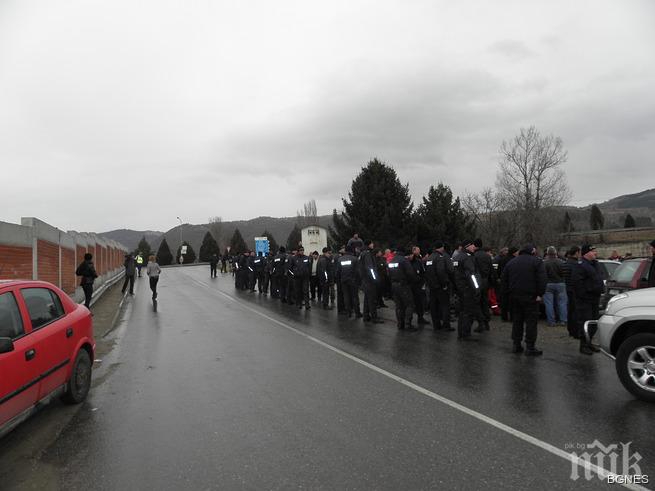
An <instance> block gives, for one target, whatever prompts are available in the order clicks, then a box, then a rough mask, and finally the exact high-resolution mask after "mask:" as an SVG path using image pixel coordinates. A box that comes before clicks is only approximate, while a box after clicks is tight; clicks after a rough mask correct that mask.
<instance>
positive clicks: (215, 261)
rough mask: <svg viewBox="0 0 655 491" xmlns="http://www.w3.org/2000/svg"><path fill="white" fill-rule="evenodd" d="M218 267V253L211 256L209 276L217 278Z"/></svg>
mask: <svg viewBox="0 0 655 491" xmlns="http://www.w3.org/2000/svg"><path fill="white" fill-rule="evenodd" d="M217 269H218V256H217V255H216V253H214V254H212V256H211V257H210V258H209V277H210V278H216V271H217Z"/></svg>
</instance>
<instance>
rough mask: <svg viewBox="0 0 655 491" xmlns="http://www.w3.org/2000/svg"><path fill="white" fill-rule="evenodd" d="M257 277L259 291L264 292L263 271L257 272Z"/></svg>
mask: <svg viewBox="0 0 655 491" xmlns="http://www.w3.org/2000/svg"><path fill="white" fill-rule="evenodd" d="M255 275H256V276H257V291H258V292H259V293H263V292H264V272H263V271H256V272H255Z"/></svg>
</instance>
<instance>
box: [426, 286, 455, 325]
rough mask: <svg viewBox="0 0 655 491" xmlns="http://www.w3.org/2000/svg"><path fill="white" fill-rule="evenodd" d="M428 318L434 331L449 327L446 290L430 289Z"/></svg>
mask: <svg viewBox="0 0 655 491" xmlns="http://www.w3.org/2000/svg"><path fill="white" fill-rule="evenodd" d="M430 316H431V317H432V326H433V327H434V328H435V329H447V328H449V327H450V294H449V293H448V288H446V289H445V290H444V289H443V288H439V287H435V288H430Z"/></svg>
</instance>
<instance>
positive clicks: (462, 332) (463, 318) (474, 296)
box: [457, 287, 480, 338]
mask: <svg viewBox="0 0 655 491" xmlns="http://www.w3.org/2000/svg"><path fill="white" fill-rule="evenodd" d="M478 297H479V293H478V292H477V291H476V290H473V289H472V288H470V287H465V288H459V290H458V298H459V317H458V319H457V337H458V338H467V337H469V336H470V335H471V325H472V324H473V321H474V320H476V319H478V318H479V315H480V300H479V298H478Z"/></svg>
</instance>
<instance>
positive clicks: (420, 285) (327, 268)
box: [232, 234, 493, 339]
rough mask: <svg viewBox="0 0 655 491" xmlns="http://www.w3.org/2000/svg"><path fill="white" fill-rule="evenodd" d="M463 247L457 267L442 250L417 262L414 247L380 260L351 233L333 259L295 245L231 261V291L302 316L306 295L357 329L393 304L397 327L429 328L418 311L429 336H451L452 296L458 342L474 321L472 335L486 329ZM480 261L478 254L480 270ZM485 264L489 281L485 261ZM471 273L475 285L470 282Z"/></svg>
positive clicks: (479, 278) (467, 247)
mask: <svg viewBox="0 0 655 491" xmlns="http://www.w3.org/2000/svg"><path fill="white" fill-rule="evenodd" d="M469 242H470V244H469ZM463 245H464V247H461V248H460V249H461V250H458V251H457V252H456V255H457V257H458V258H460V261H461V265H460V261H458V260H455V261H453V260H452V259H451V257H450V256H449V254H448V253H447V252H446V251H445V247H444V244H443V243H437V244H435V245H434V248H433V251H431V253H429V254H425V255H422V253H421V250H420V248H419V247H416V246H415V247H412V248H411V249H410V250H407V251H406V250H405V249H404V248H402V247H396V248H395V249H394V250H393V252H392V251H391V250H387V251H386V253H385V251H382V250H381V249H379V248H377V247H376V246H375V244H374V243H373V242H372V241H370V240H366V241H363V240H361V239H360V238H359V237H358V236H357V234H355V235H354V236H353V238H351V239H350V240H349V241H348V244H347V245H345V246H343V247H342V248H341V249H340V250H339V251H338V253H337V254H333V252H332V250H331V249H330V248H329V247H326V248H324V249H323V251H322V253H321V254H318V251H314V253H312V255H310V256H307V255H306V254H305V251H304V248H303V247H302V246H301V245H299V246H298V248H297V249H295V250H292V251H291V252H287V251H286V249H285V248H284V247H281V248H280V250H279V251H278V253H277V254H268V255H266V256H263V255H259V256H258V255H256V254H255V252H253V251H247V252H245V253H243V254H241V255H239V256H236V257H235V258H233V264H232V270H233V274H234V278H235V286H236V288H237V289H240V290H248V291H250V292H255V291H259V293H260V294H268V293H269V292H270V295H271V297H273V298H276V299H280V300H281V301H282V302H283V303H287V304H289V305H295V306H296V307H297V308H298V309H302V308H303V307H304V308H305V309H307V310H309V309H311V303H310V291H311V294H312V298H311V299H312V300H316V299H317V300H318V302H319V305H320V306H321V307H322V308H324V309H328V310H329V309H333V308H334V307H335V306H336V308H337V310H338V313H339V314H340V315H344V316H347V317H349V318H350V317H355V318H363V319H364V321H365V322H372V323H382V322H383V320H382V319H381V318H380V316H379V315H378V310H379V308H383V307H386V305H385V304H384V299H385V298H393V300H394V303H395V306H396V320H397V326H398V328H399V329H402V330H405V329H406V330H411V331H415V330H418V329H420V328H421V327H422V326H423V325H426V324H430V322H429V321H427V320H426V319H425V317H424V316H425V313H426V311H427V312H429V313H430V316H431V319H432V324H433V326H434V329H435V330H445V331H454V330H455V329H454V328H453V327H451V309H450V306H451V295H452V293H453V291H457V292H458V294H457V297H458V298H459V302H458V303H457V305H459V309H458V310H459V313H460V316H459V321H458V327H459V329H458V335H459V336H458V337H459V338H461V339H465V338H468V337H470V335H471V333H470V331H471V329H470V328H471V323H472V322H473V321H474V320H478V321H479V326H478V329H477V330H478V331H482V330H484V329H488V328H489V324H488V314H487V318H486V320H485V318H484V315H483V314H482V313H481V311H482V309H481V308H480V306H481V305H486V302H482V301H481V300H480V295H481V294H482V292H483V289H484V285H486V284H488V281H489V279H488V278H487V277H486V276H485V275H480V274H479V271H480V270H483V271H484V270H485V269H484V267H482V268H481V267H480V266H478V265H477V264H476V263H472V262H471V261H473V259H472V257H473V256H472V255H471V254H472V252H474V250H472V249H471V247H474V245H473V241H466V243H465V244H463ZM469 251H472V252H471V254H469ZM487 257H488V256H487V255H486V254H485V256H484V261H485V262H484V264H486V262H487V261H486V258H487ZM488 263H489V268H488V273H489V274H491V272H492V271H493V268H491V260H490V259H489V261H488ZM469 270H470V272H471V273H469ZM460 271H461V272H460ZM471 274H473V275H474V276H475V278H474V279H475V281H476V282H477V283H472V278H471ZM479 284H482V285H483V286H482V288H481V287H480V286H478V285H479ZM310 285H311V289H310ZM474 285H476V286H474ZM360 291H362V292H363V305H361V304H360ZM487 310H488V308H487ZM414 316H416V323H415V324H414Z"/></svg>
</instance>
